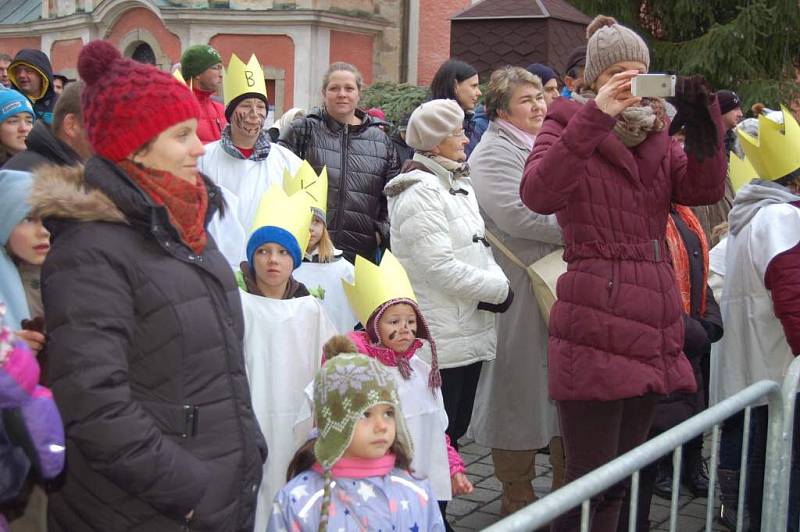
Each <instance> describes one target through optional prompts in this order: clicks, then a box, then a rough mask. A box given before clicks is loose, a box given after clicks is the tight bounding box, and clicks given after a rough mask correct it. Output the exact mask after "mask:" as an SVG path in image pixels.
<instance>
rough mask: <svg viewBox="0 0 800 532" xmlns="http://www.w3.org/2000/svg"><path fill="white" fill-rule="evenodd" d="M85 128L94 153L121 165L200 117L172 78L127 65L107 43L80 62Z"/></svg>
mask: <svg viewBox="0 0 800 532" xmlns="http://www.w3.org/2000/svg"><path fill="white" fill-rule="evenodd" d="M78 72H79V73H80V75H81V79H82V80H83V81H84V83H86V86H85V87H84V89H83V91H82V92H81V107H82V108H83V122H84V124H85V125H86V135H87V136H88V137H89V142H90V143H91V144H92V147H93V148H94V151H95V153H97V154H98V155H101V156H103V157H105V158H107V159H110V160H112V161H114V162H119V161H121V160H123V159H125V158H126V157H128V156H129V155H131V154H132V153H134V152H135V151H136V150H137V149H139V148H141V147H142V146H143V145H144V144H146V143H147V142H148V141H150V140H152V139H154V138H155V137H157V136H158V135H159V134H160V133H161V132H162V131H164V130H165V129H167V128H169V127H172V126H174V125H175V124H178V123H180V122H183V121H184V120H189V119H190V118H198V117H199V116H200V104H198V103H197V99H196V98H195V96H194V94H192V91H191V90H189V88H188V87H186V85H184V84H183V83H181V82H180V81H178V80H177V79H175V78H174V77H173V76H172V75H171V74H169V73H167V72H162V71H160V70H158V69H157V68H156V67H154V66H151V65H146V64H144V63H139V62H137V61H133V60H132V59H125V58H124V57H122V55H121V54H120V53H119V51H118V50H117V49H116V48H114V46H113V45H111V44H110V43H108V42H106V41H93V42H90V43H89V44H87V45H86V46H84V47H83V49H82V50H81V53H80V55H79V56H78Z"/></svg>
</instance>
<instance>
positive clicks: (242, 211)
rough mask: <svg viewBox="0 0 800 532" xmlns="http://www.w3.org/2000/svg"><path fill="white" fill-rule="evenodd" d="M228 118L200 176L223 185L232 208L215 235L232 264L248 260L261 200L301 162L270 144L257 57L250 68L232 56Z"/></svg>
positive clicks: (226, 82)
mask: <svg viewBox="0 0 800 532" xmlns="http://www.w3.org/2000/svg"><path fill="white" fill-rule="evenodd" d="M222 83H223V91H224V94H225V118H227V119H228V122H230V123H229V124H228V125H227V126H225V129H224V130H223V131H222V137H221V138H220V140H218V141H216V142H212V143H210V144H207V145H206V147H205V148H206V149H205V154H204V155H203V156H202V157H200V159H199V160H198V161H197V165H198V167H199V168H200V171H201V172H202V173H203V174H205V175H207V176H208V177H209V178H210V179H211V180H212V181H214V183H215V184H217V185H218V186H220V188H221V190H222V194H223V196H224V197H225V201H226V203H227V205H228V209H227V212H228V214H227V216H225V217H223V218H222V219H221V220H220V217H219V216H217V217H215V219H214V222H213V223H212V224H211V227H210V229H209V231H210V232H211V233H212V235H213V236H214V239H215V240H216V241H217V242H218V243H221V244H222V245H221V246H220V248H221V251H222V252H223V254H224V255H225V258H227V259H228V262H229V263H230V264H232V265H235V264H238V262H239V261H240V260H241V259H242V257H241V254H242V253H241V252H242V250H241V249H240V247H238V248H237V244H241V243H243V241H244V238H242V237H243V236H244V235H245V232H246V229H247V228H248V227H251V226H252V225H253V220H254V219H255V215H256V209H257V207H258V204H259V203H258V202H259V200H260V199H261V197H262V196H263V195H264V194H265V193H266V192H267V190H269V188H270V187H271V186H272V185H279V186H280V184H281V179H282V178H283V171H284V169H289V171H291V172H292V173H294V172H296V171H297V169H298V168H299V167H300V162H301V161H300V159H299V158H298V157H297V156H296V155H295V154H294V153H292V152H291V151H290V150H288V149H286V148H284V147H283V146H279V145H278V144H273V143H271V142H270V136H269V133H268V132H267V130H266V129H264V121H265V120H266V118H267V111H268V105H269V103H268V99H267V87H266V84H265V82H264V72H263V70H262V69H261V65H260V63H259V62H258V59H257V58H256V56H255V55H252V56H251V57H250V60H249V61H248V62H247V64H245V63H244V62H243V61H242V60H241V59H239V58H238V57H237V56H236V54H233V55H232V56H231V61H230V63H229V65H228V68H227V69H226V70H225V76H224V78H223V80H222Z"/></svg>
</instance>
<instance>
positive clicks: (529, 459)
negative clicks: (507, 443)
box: [492, 449, 537, 516]
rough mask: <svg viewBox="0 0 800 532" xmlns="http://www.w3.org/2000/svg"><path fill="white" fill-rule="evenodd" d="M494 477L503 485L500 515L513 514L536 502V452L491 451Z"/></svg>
mask: <svg viewBox="0 0 800 532" xmlns="http://www.w3.org/2000/svg"><path fill="white" fill-rule="evenodd" d="M492 461H493V462H494V475H495V476H496V477H497V479H498V480H499V481H500V482H501V483H502V484H503V498H502V499H501V501H500V515H502V516H506V515H510V514H513V513H514V512H516V511H517V510H521V509H522V508H524V507H526V506H528V505H529V504H531V503H532V502H534V501H536V499H537V497H536V494H535V493H534V492H533V484H532V482H533V479H534V477H535V476H536V469H535V464H536V451H533V450H531V451H507V450H505V449H492Z"/></svg>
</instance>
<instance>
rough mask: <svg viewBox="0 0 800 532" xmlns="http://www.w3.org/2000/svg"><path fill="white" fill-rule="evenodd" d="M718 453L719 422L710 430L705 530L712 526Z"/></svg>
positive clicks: (710, 528)
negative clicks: (709, 462)
mask: <svg viewBox="0 0 800 532" xmlns="http://www.w3.org/2000/svg"><path fill="white" fill-rule="evenodd" d="M718 453H719V424H716V425H714V428H713V429H712V431H711V464H710V466H709V468H708V495H707V496H706V501H707V503H706V530H707V531H710V530H712V529H713V527H714V495H715V494H714V489H715V488H716V487H717V454H718Z"/></svg>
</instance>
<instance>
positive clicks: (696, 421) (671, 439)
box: [485, 380, 781, 532]
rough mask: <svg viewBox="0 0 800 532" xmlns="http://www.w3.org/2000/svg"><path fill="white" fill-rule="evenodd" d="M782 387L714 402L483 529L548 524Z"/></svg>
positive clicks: (761, 386) (756, 387) (769, 385)
mask: <svg viewBox="0 0 800 532" xmlns="http://www.w3.org/2000/svg"><path fill="white" fill-rule="evenodd" d="M780 391H781V388H780V386H779V385H778V383H776V382H774V381H768V380H763V381H759V382H757V383H754V384H752V385H750V386H748V387H747V388H745V389H744V390H742V391H741V392H739V393H737V394H736V395H734V396H732V397H729V398H727V399H725V400H724V401H721V402H719V403H717V404H716V405H714V406H712V407H710V408H708V409H706V410H704V411H703V412H700V413H699V414H697V415H696V416H694V417H692V418H690V419H688V420H687V421H685V422H683V423H681V424H680V425H678V426H677V427H673V428H672V429H670V430H668V431H666V432H664V433H662V434H660V435H658V436H656V437H655V438H653V439H652V440H649V441H647V442H645V443H643V444H642V445H640V446H639V447H636V448H635V449H633V450H631V451H629V452H628V453H626V454H624V455H622V456H620V457H618V458H616V459H614V460H612V461H611V462H609V463H607V464H605V465H603V466H601V467H599V468H597V469H596V470H595V471H593V472H592V473H591V474H590V475H586V476H584V477H581V478H579V479H576V480H574V481H573V482H571V483H569V484H568V485H567V486H564V487H563V488H562V489H560V490H558V491H555V492H553V493H550V494H549V495H547V496H546V497H543V498H542V499H540V500H539V501H537V502H535V503H533V504H531V505H529V506H527V507H525V508H523V509H522V510H520V511H518V512H516V513H514V514H512V515H510V516H508V517H506V518H505V519H502V520H501V521H498V522H497V523H495V524H493V525H491V526H490V527H488V528H486V529H485V530H487V531H489V532H501V531H503V532H505V531H520V532H522V531H528V530H531V529H536V528H539V527H542V526H544V525H546V524H548V523H550V522H551V521H552V520H553V519H555V518H556V517H558V516H559V515H561V514H562V513H564V512H565V511H567V510H569V509H571V508H574V507H576V506H578V505H579V504H581V503H583V502H584V501H585V500H586V499H589V498H591V497H593V496H595V495H597V494H598V493H600V492H602V491H604V490H605V489H607V488H609V487H610V486H613V485H614V484H616V483H617V482H620V481H622V480H623V479H625V478H626V477H629V476H630V475H631V474H633V472H634V471H638V470H639V469H641V468H642V467H644V466H646V465H647V464H650V463H651V462H653V461H654V460H656V459H658V458H659V457H661V456H664V455H666V454H669V453H670V452H671V451H672V450H673V449H675V447H677V446H679V445H683V444H684V443H686V442H687V441H689V440H690V439H692V438H694V437H695V436H698V435H699V434H702V433H703V432H704V431H705V430H706V429H708V428H709V427H712V426H714V425H715V424H719V423H721V422H722V421H723V420H725V419H727V418H729V417H730V416H732V415H733V414H735V413H737V412H739V411H741V410H742V409H743V408H745V407H746V406H747V405H750V404H753V403H755V402H757V401H758V400H759V399H761V398H762V397H764V396H768V397H770V398H771V399H772V400H773V401H775V400H777V401H778V402H780Z"/></svg>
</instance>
